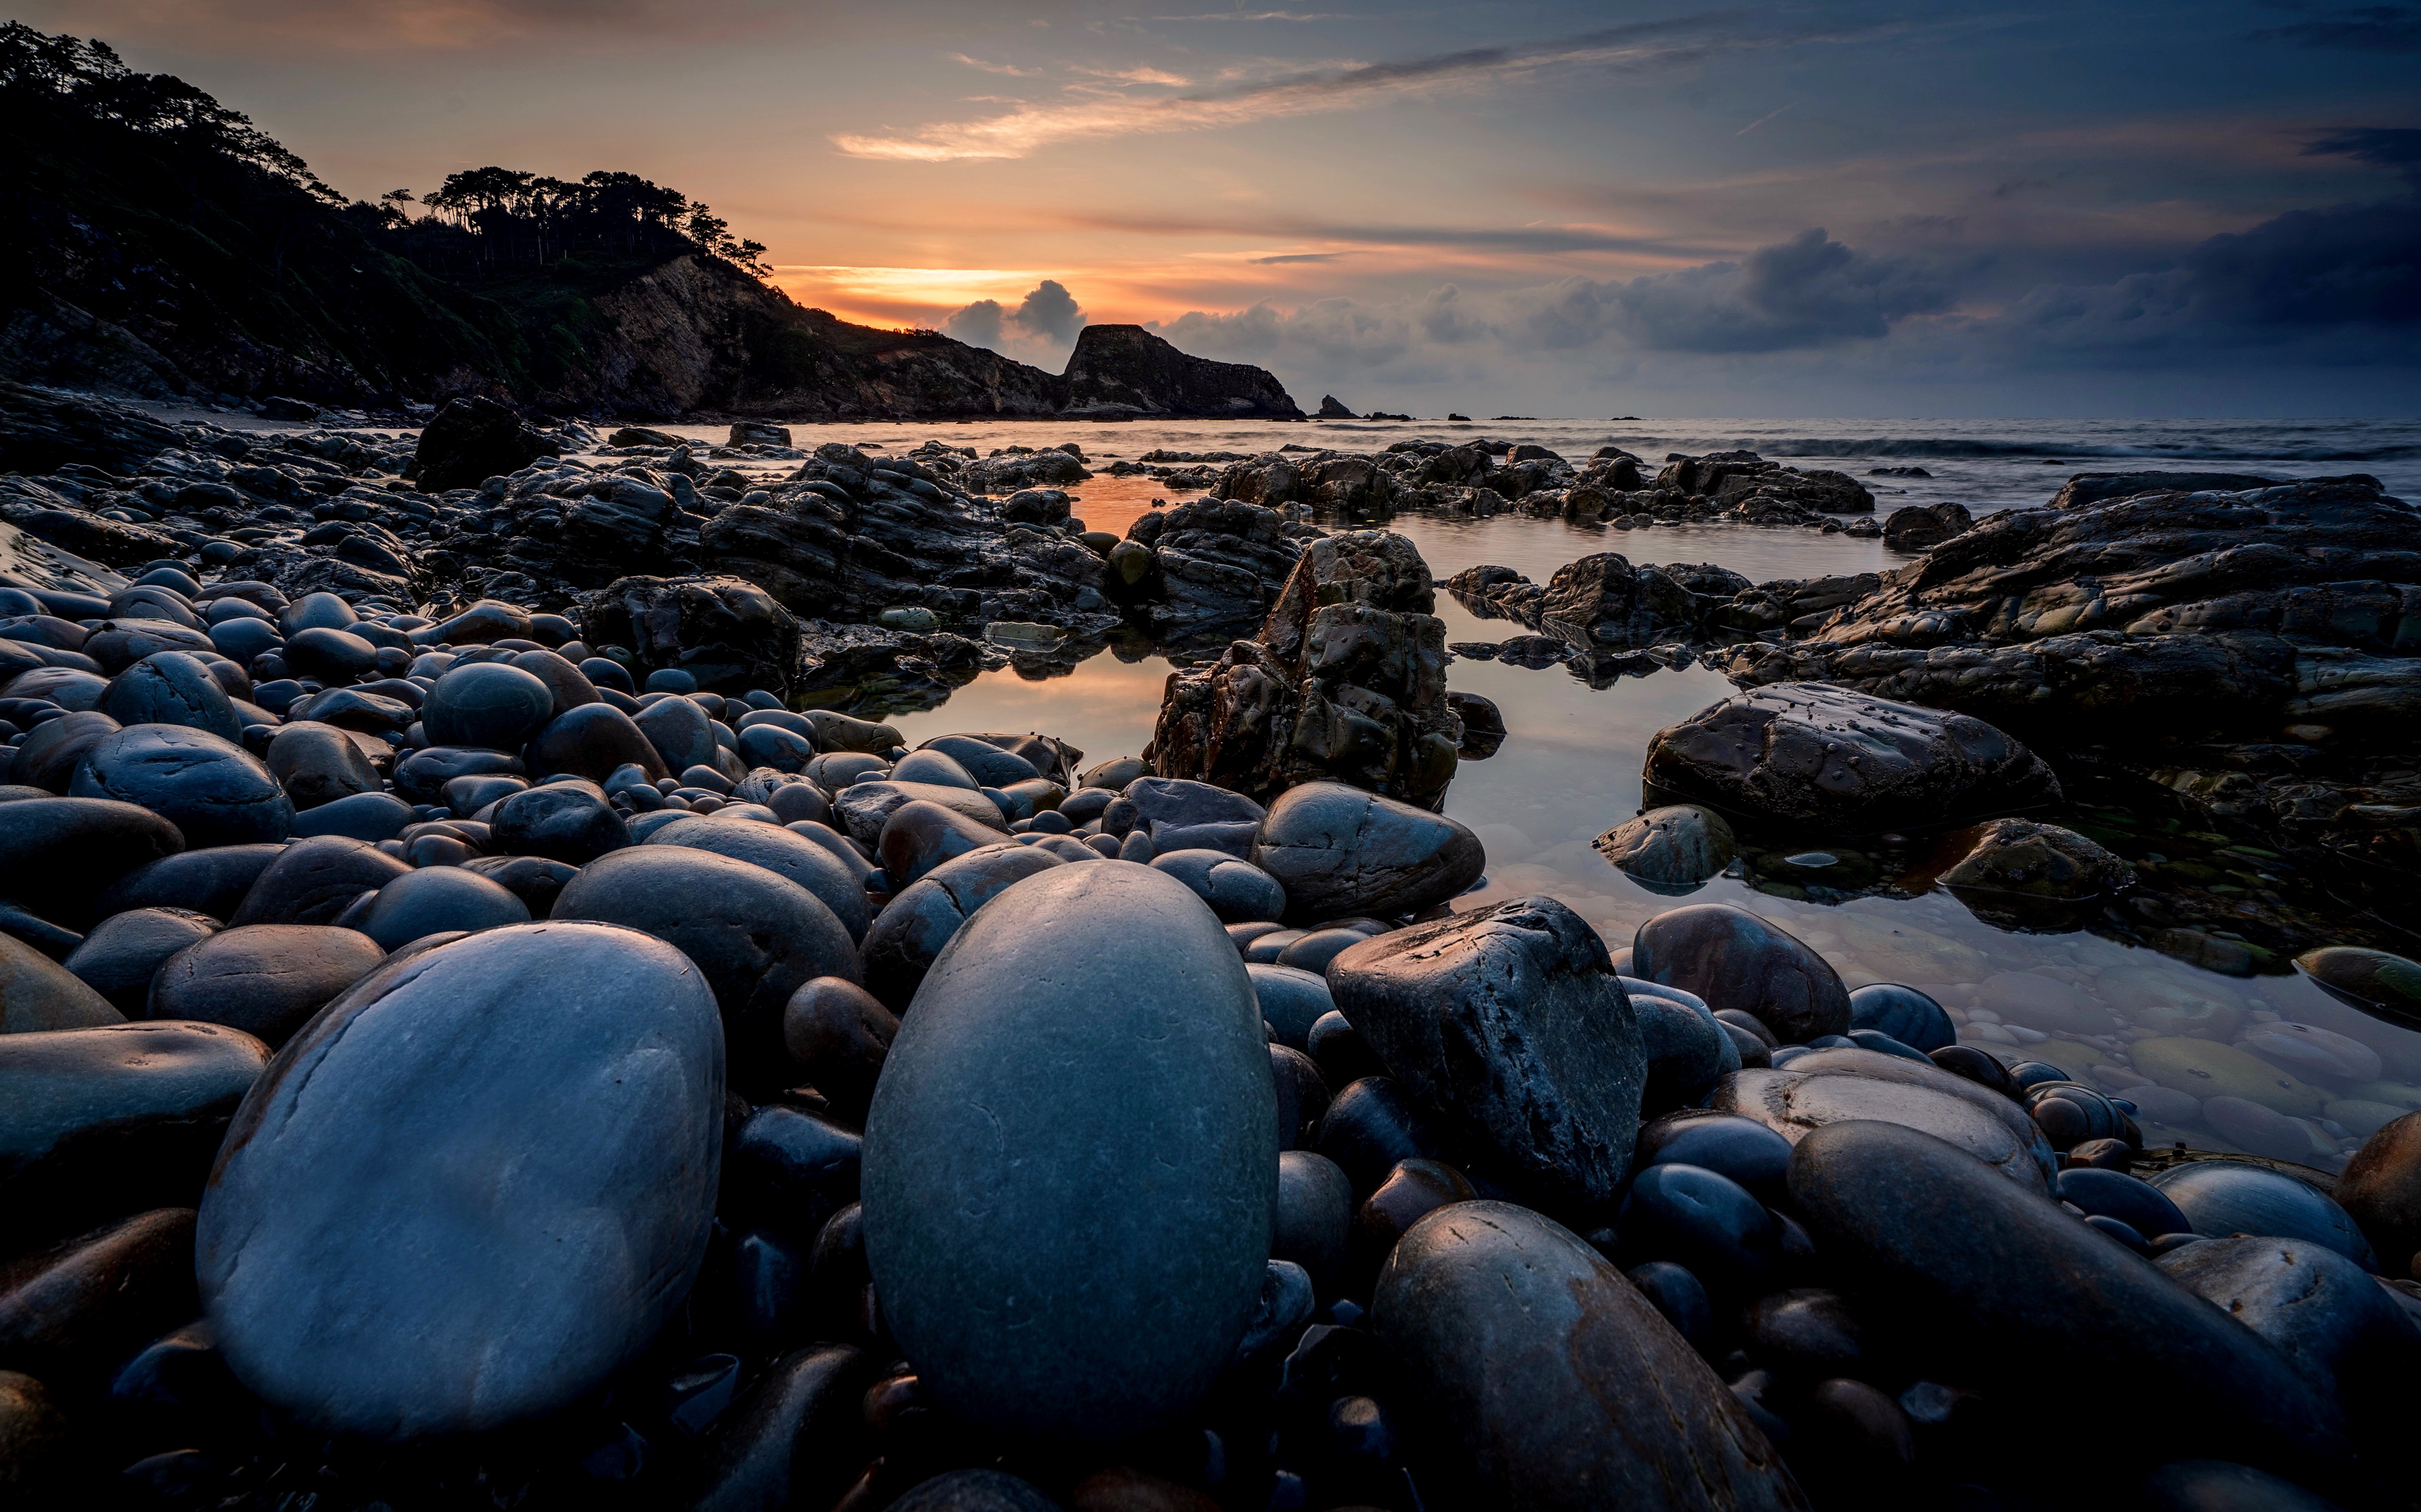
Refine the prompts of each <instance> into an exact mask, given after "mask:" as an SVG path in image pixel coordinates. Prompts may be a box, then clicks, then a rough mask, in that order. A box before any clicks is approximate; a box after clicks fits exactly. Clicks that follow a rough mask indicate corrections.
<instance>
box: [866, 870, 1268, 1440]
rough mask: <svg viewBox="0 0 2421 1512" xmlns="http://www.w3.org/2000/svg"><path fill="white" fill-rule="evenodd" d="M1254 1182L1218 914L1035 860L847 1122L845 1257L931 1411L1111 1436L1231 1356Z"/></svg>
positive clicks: (1255, 1129) (1232, 959)
mask: <svg viewBox="0 0 2421 1512" xmlns="http://www.w3.org/2000/svg"><path fill="white" fill-rule="evenodd" d="M1138 961H1148V962H1149V963H1150V969H1149V970H1148V971H1138V970H1135V969H1134V963H1136V962H1138ZM1277 1169H1278V1130H1277V1119H1276V1097H1275V1092H1274V1088H1273V1083H1272V1081H1271V1073H1270V1057H1269V1051H1268V1042H1267V1040H1266V1039H1265V1038H1264V1037H1263V1035H1262V1032H1261V1021H1260V1014H1259V1013H1258V1011H1257V1009H1256V1008H1255V1007H1254V1005H1253V992H1252V985H1251V982H1250V981H1249V979H1248V978H1247V977H1246V976H1245V974H1244V965H1243V962H1242V959H1239V958H1238V956H1237V954H1236V948H1235V946H1234V945H1233V944H1231V943H1228V940H1227V936H1226V931H1225V930H1224V929H1223V928H1222V927H1220V925H1219V921H1218V920H1217V918H1216V917H1215V916H1213V915H1212V913H1211V911H1210V909H1209V908H1208V907H1207V906H1205V905H1204V904H1203V902H1202V900H1201V899H1200V898H1198V897H1195V896H1194V894H1193V893H1192V892H1191V891H1190V890H1188V889H1187V888H1186V887H1185V886H1184V884H1183V883H1181V882H1179V881H1176V880H1175V879H1174V878H1170V877H1165V876H1163V875H1162V874H1160V873H1158V872H1155V871H1153V870H1151V869H1150V868H1149V867H1148V866H1139V865H1132V864H1129V863H1123V862H1111V861H1103V862H1100V863H1096V864H1092V865H1067V866H1055V867H1053V868H1051V869H1049V870H1047V871H1044V872H1042V873H1041V874H1039V875H1038V876H1034V877H1029V878H1027V879H1025V880H1024V881H1021V882H1018V883H1017V884H1016V885H1014V886H1012V887H1010V888H1009V889H1008V890H1007V891H1006V892H1004V893H1002V894H1000V895H999V896H997V897H995V898H993V899H992V902H991V903H990V904H989V905H987V906H986V907H985V908H984V909H983V910H982V911H981V912H978V913H977V914H976V916H975V917H973V918H972V919H970V920H968V921H967V924H966V926H965V927H963V928H961V930H960V931H959V933H958V936H957V938H956V939H954V940H953V941H952V942H951V943H950V945H949V948H947V949H946V950H945V951H944V952H943V953H942V956H941V959H938V960H937V961H935V962H934V964H933V968H932V970H931V971H930V972H929V973H928V974H927V975H926V978H925V982H924V985H923V986H922V987H921V988H919V989H918V990H917V992H916V997H915V1002H914V1005H912V1006H911V1008H910V1010H909V1011H908V1013H907V1014H906V1015H905V1016H904V1019H903V1021H902V1024H901V1027H900V1031H899V1037H898V1038H897V1039H896V1040H894V1041H893V1042H892V1045H891V1052H890V1056H889V1058H888V1060H886V1061H885V1063H884V1066H883V1074H882V1081H881V1083H879V1084H878V1085H877V1086H876V1088H875V1094H874V1105H873V1108H872V1110H871V1111H870V1112H869V1114H868V1115H867V1125H866V1146H865V1164H864V1172H863V1178H862V1190H863V1193H864V1196H863V1202H864V1224H865V1235H866V1254H867V1264H868V1266H869V1267H870V1268H871V1270H872V1271H873V1276H874V1283H875V1286H876V1289H877V1292H878V1294H879V1295H880V1296H881V1297H882V1308H883V1316H884V1318H885V1320H886V1321H887V1322H888V1323H889V1324H890V1325H891V1329H892V1332H893V1333H895V1334H896V1335H897V1336H898V1340H899V1344H900V1347H901V1348H902V1349H903V1350H904V1351H905V1352H906V1353H907V1355H908V1356H909V1357H910V1358H912V1359H914V1361H915V1362H916V1366H917V1371H918V1374H919V1375H920V1377H921V1378H922V1380H923V1381H924V1383H925V1385H926V1387H927V1388H928V1389H929V1390H930V1391H931V1392H932V1393H933V1395H934V1396H935V1398H936V1399H937V1400H939V1401H940V1402H942V1403H943V1405H944V1406H945V1407H946V1408H948V1409H949V1410H950V1411H952V1412H954V1413H956V1414H958V1415H959V1416H961V1417H962V1418H965V1419H967V1420H968V1421H969V1422H972V1423H976V1424H978V1425H981V1426H986V1427H990V1428H993V1429H996V1430H998V1431H1002V1432H1007V1433H1017V1434H1025V1435H1031V1436H1034V1437H1036V1438H1042V1439H1050V1440H1076V1441H1111V1440H1117V1439H1121V1438H1125V1437H1128V1436H1130V1435H1132V1434H1135V1433H1138V1432H1142V1431H1146V1430H1148V1429H1150V1428H1154V1427H1158V1426H1164V1425H1165V1424H1168V1423H1170V1422H1173V1421H1175V1420H1176V1419H1177V1418H1179V1416H1181V1415H1182V1414H1183V1413H1184V1412H1185V1411H1188V1410H1189V1409H1190V1408H1192V1407H1193V1406H1194V1404H1195V1401H1196V1400H1197V1399H1198V1398H1199V1397H1200V1396H1201V1395H1202V1394H1203V1393H1204V1392H1206V1391H1208V1390H1209V1389H1210V1387H1211V1383H1212V1382H1213V1381H1215V1380H1217V1379H1218V1377H1219V1375H1220V1374H1221V1372H1222V1371H1224V1370H1225V1369H1226V1366H1227V1365H1228V1364H1229V1362H1230V1361H1231V1360H1232V1359H1233V1358H1234V1355H1235V1349H1236V1343H1237V1340H1238V1339H1240V1338H1241V1337H1242V1335H1243V1332H1244V1328H1245V1325H1246V1324H1247V1323H1248V1322H1250V1321H1251V1319H1252V1317H1253V1314H1254V1311H1255V1309H1256V1308H1257V1305H1258V1302H1259V1299H1260V1290H1261V1283H1262V1279H1263V1276H1264V1274H1265V1270H1266V1262H1267V1261H1268V1259H1269V1255H1270V1239H1271V1214H1272V1208H1273V1206H1274V1202H1275V1196H1276V1184H1277ZM1138 1277H1149V1278H1150V1281H1149V1283H1148V1285H1138V1284H1137V1278H1138Z"/></svg>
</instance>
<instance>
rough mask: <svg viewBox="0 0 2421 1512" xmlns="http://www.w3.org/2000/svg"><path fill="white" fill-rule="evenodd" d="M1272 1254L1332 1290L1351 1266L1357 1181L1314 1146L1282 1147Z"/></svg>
mask: <svg viewBox="0 0 2421 1512" xmlns="http://www.w3.org/2000/svg"><path fill="white" fill-rule="evenodd" d="M1274 1222H1275V1225H1276V1226H1275V1228H1274V1230H1273V1233H1272V1234H1271V1237H1270V1258H1272V1259H1273V1260H1291V1261H1293V1262H1294V1263H1295V1264H1297V1265H1299V1266H1301V1267H1303V1268H1304V1270H1306V1271H1308V1272H1309V1273H1310V1275H1311V1279H1312V1280H1313V1282H1314V1283H1316V1284H1317V1285H1318V1286H1319V1287H1320V1290H1321V1291H1322V1292H1323V1293H1324V1292H1327V1291H1328V1290H1329V1289H1330V1288H1331V1287H1332V1286H1334V1285H1335V1281H1336V1279H1337V1277H1338V1276H1339V1275H1340V1274H1342V1273H1343V1271H1344V1270H1345V1256H1346V1248H1347V1246H1348V1244H1349V1243H1351V1239H1352V1233H1353V1182H1352V1179H1351V1177H1348V1176H1347V1175H1346V1174H1345V1170H1344V1168H1343V1167H1342V1166H1340V1165H1338V1164H1337V1163H1336V1162H1335V1161H1332V1160H1330V1159H1329V1158H1328V1157H1327V1156H1325V1155H1316V1154H1314V1153H1313V1152H1311V1151H1310V1150H1281V1151H1279V1152H1278V1207H1277V1216H1276V1219H1275V1220H1274Z"/></svg>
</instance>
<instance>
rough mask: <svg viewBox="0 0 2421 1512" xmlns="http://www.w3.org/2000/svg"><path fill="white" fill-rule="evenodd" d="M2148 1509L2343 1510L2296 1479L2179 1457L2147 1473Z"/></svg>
mask: <svg viewBox="0 0 2421 1512" xmlns="http://www.w3.org/2000/svg"><path fill="white" fill-rule="evenodd" d="M2135 1497H2136V1499H2135V1502H2134V1504H2135V1505H2136V1506H2139V1507H2142V1508H2143V1509H2144V1512H2339V1508H2338V1506H2337V1504H2336V1503H2335V1502H2332V1501H2330V1500H2329V1499H2328V1498H2327V1497H2325V1496H2321V1495H2319V1493H2317V1492H2314V1491H2307V1490H2305V1489H2304V1488H2302V1487H2300V1486H2298V1485H2296V1484H2295V1483H2294V1482H2292V1481H2287V1480H2281V1479H2279V1478H2278V1477H2277V1476H2275V1475H2273V1474H2271V1473H2269V1472H2267V1471H2261V1470H2256V1469H2254V1468H2253V1467H2252V1466H2250V1465H2238V1464H2231V1463H2229V1462H2228V1461H2226V1460H2224V1459H2179V1460H2175V1461H2172V1462H2171V1463H2169V1464H2165V1465H2163V1466H2161V1467H2160V1468H2159V1469H2157V1470H2155V1471H2153V1472H2152V1473H2150V1474H2148V1475H2147V1476H2145V1477H2144V1480H2143V1484H2142V1485H2141V1486H2140V1487H2138V1488H2137V1489H2136V1492H2135Z"/></svg>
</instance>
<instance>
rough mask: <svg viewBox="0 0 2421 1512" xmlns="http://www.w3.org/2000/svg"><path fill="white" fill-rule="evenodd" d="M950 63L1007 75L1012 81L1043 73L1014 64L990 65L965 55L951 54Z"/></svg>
mask: <svg viewBox="0 0 2421 1512" xmlns="http://www.w3.org/2000/svg"><path fill="white" fill-rule="evenodd" d="M950 61H951V62H953V63H963V64H965V65H966V66H967V67H968V68H971V69H979V70H982V71H984V72H986V73H1005V74H1007V75H1008V76H1009V77H1010V78H1012V79H1031V78H1033V77H1034V76H1035V75H1036V74H1038V73H1039V72H1041V71H1042V70H1040V69H1021V68H1019V67H1018V66H1017V65H1016V64H1014V63H990V62H986V61H985V60H984V59H982V58H979V57H969V56H967V55H965V54H964V53H953V54H951V55H950Z"/></svg>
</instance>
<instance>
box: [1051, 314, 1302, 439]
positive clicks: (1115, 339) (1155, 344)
mask: <svg viewBox="0 0 2421 1512" xmlns="http://www.w3.org/2000/svg"><path fill="white" fill-rule="evenodd" d="M1060 382H1062V383H1064V384H1065V385H1066V389H1065V397H1064V400H1063V405H1064V407H1063V409H1062V411H1061V413H1064V414H1066V415H1069V416H1070V417H1075V418H1086V419H1108V418H1112V417H1120V416H1128V415H1135V416H1143V415H1149V416H1151V417H1153V418H1161V417H1169V418H1181V419H1238V420H1300V419H1302V418H1303V411H1302V409H1301V408H1300V407H1299V406H1297V405H1296V403H1295V402H1294V400H1293V399H1291V398H1289V397H1287V391H1286V388H1285V386H1284V385H1283V384H1281V383H1279V382H1278V381H1277V380H1276V379H1275V378H1274V377H1273V376H1271V374H1270V373H1269V372H1268V371H1267V370H1265V369H1263V368H1259V367H1253V366H1246V365H1245V364H1242V363H1226V362H1212V361H1211V360H1210V359H1209V358H1207V357H1192V356H1188V355H1187V354H1185V353H1184V352H1181V351H1178V350H1177V349H1176V348H1175V347H1172V346H1170V345H1169V344H1168V343H1167V342H1165V341H1163V340H1162V339H1161V338H1160V337H1158V336H1156V335H1152V334H1151V333H1150V332H1148V331H1147V330H1145V329H1144V328H1143V327H1142V326H1139V325H1088V326H1086V327H1085V329H1084V330H1082V331H1080V332H1078V333H1077V334H1076V350H1075V351H1074V352H1072V353H1071V354H1070V356H1069V358H1068V371H1067V372H1066V373H1065V374H1064V375H1063V376H1062V378H1061V380H1060Z"/></svg>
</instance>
